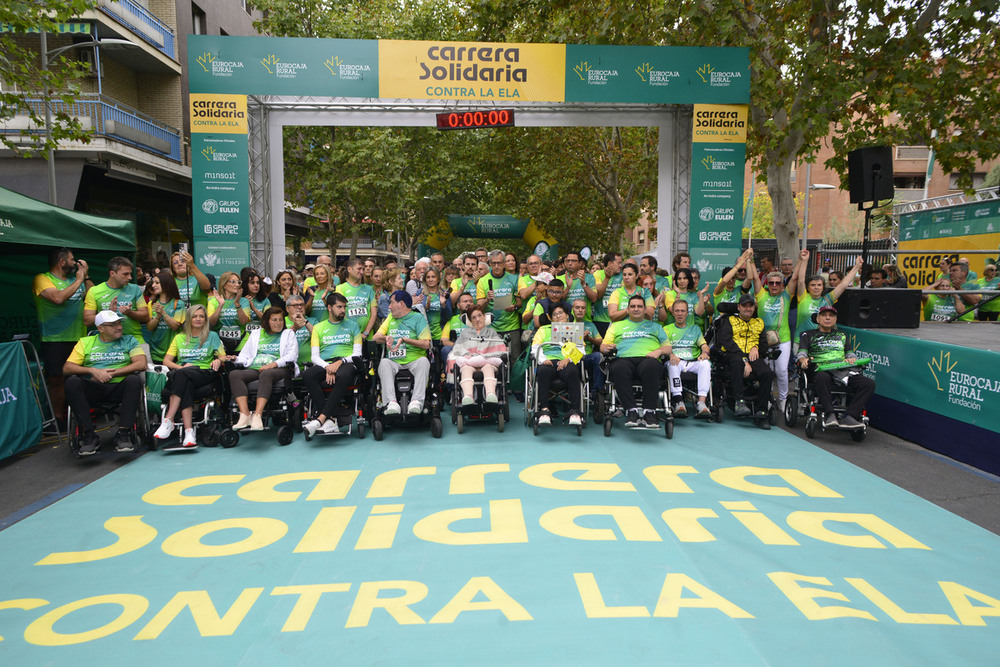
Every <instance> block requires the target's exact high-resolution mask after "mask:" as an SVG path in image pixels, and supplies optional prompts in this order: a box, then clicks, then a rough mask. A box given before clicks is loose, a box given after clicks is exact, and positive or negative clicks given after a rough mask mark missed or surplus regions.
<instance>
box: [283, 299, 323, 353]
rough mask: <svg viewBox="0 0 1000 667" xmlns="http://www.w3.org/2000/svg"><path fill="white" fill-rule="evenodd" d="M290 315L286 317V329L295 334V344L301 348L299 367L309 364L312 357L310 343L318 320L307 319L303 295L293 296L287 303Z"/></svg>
mask: <svg viewBox="0 0 1000 667" xmlns="http://www.w3.org/2000/svg"><path fill="white" fill-rule="evenodd" d="M285 307H286V308H287V309H288V315H287V316H285V328H287V329H291V330H292V333H294V334H295V343H296V344H297V345H298V346H299V356H298V357H297V359H296V361H297V362H298V363H299V365H303V364H307V363H309V361H310V358H311V356H312V348H311V346H310V341H311V340H312V330H313V326H315V324H316V320H315V319H313V318H311V317H306V300H305V298H304V297H303V296H302V295H301V294H293V295H291V296H290V297H288V299H287V300H286V301H285Z"/></svg>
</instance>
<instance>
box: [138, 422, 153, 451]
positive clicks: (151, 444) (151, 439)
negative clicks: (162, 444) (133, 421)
mask: <svg viewBox="0 0 1000 667" xmlns="http://www.w3.org/2000/svg"><path fill="white" fill-rule="evenodd" d="M136 428H137V429H138V428H139V427H138V425H137V426H136ZM156 429H157V427H156V426H153V425H150V426H149V432H148V433H147V434H146V435H147V437H148V438H149V440H147V442H148V443H149V445H148V449H149V451H151V452H155V451H156V438H154V437H153V434H154V433H156Z"/></svg>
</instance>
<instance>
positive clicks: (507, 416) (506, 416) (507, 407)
mask: <svg viewBox="0 0 1000 667" xmlns="http://www.w3.org/2000/svg"><path fill="white" fill-rule="evenodd" d="M503 419H504V421H508V422H509V421H510V403H508V402H506V401H504V404H503ZM501 430H503V429H501Z"/></svg>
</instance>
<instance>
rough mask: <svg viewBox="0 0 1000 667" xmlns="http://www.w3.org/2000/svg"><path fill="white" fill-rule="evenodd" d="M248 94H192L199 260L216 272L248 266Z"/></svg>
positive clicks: (193, 184)
mask: <svg viewBox="0 0 1000 667" xmlns="http://www.w3.org/2000/svg"><path fill="white" fill-rule="evenodd" d="M248 130H249V124H248V122H247V98H246V95H206V94H198V93H192V94H191V201H192V210H191V216H192V221H193V227H194V250H193V251H192V253H191V254H192V255H194V257H195V262H196V263H197V264H198V266H199V267H201V268H202V269H203V270H204V271H206V272H208V273H213V274H215V275H216V276H218V275H220V274H221V273H222V272H223V271H236V272H239V270H240V269H242V268H243V267H244V266H249V265H250V153H249V149H248V144H247V133H248Z"/></svg>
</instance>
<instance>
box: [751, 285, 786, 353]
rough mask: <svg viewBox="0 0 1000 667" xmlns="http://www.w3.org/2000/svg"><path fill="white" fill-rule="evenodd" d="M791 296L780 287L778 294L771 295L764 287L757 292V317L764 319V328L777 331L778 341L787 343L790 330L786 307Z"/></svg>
mask: <svg viewBox="0 0 1000 667" xmlns="http://www.w3.org/2000/svg"><path fill="white" fill-rule="evenodd" d="M791 302H792V298H791V296H789V294H788V291H787V290H784V289H782V290H781V293H780V294H778V296H771V293H770V292H768V291H767V290H766V289H765V288H761V290H760V291H759V292H757V317H759V318H761V319H762V320H764V329H765V330H767V331H777V332H778V342H779V343H789V342H791V340H792V331H791V329H790V328H789V327H788V309H789V307H790V306H791Z"/></svg>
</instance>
